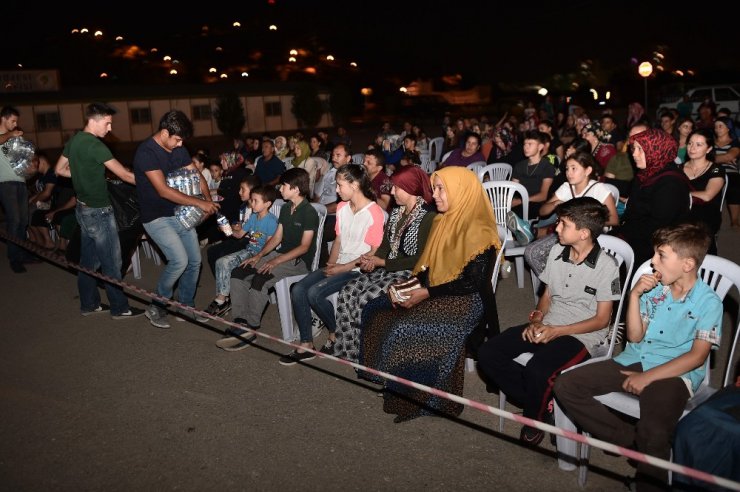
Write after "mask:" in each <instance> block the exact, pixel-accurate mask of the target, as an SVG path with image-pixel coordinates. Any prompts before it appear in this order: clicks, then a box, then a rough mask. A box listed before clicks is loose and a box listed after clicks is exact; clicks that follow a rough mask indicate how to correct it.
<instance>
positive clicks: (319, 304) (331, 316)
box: [308, 272, 360, 340]
mask: <svg viewBox="0 0 740 492" xmlns="http://www.w3.org/2000/svg"><path fill="white" fill-rule="evenodd" d="M359 275H360V272H343V273H339V274H337V275H331V276H329V277H326V276H324V277H323V278H322V279H320V280H319V281H318V282H316V283H314V285H312V286H311V287H310V288H309V289H308V302H309V304H310V305H311V309H313V311H314V312H315V313H316V314H317V315H318V317H319V318H320V319H321V321H323V322H324V324H325V325H326V328H327V329H328V330H329V339H330V340H334V339H335V337H334V332H335V331H336V329H337V320H336V316H335V313H334V305H333V304H332V303H331V302H329V299H327V297H329V296H330V295H332V294H334V293H335V292H339V291H340V290H341V289H342V287H344V286H345V285H346V284H347V282H349V281H350V280H352V279H353V278H355V277H357V276H359ZM309 329H310V325H309Z"/></svg>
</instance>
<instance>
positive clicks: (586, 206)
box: [555, 196, 609, 241]
mask: <svg viewBox="0 0 740 492" xmlns="http://www.w3.org/2000/svg"><path fill="white" fill-rule="evenodd" d="M555 213H556V214H557V216H558V218H559V219H563V218H566V219H568V220H570V221H571V222H573V223H574V224H575V226H576V229H588V230H589V231H590V232H591V239H592V240H593V241H596V238H598V237H599V235H600V234H601V231H603V230H604V224H606V221H607V220H608V219H609V210H608V209H607V208H606V205H604V204H602V203H601V202H599V201H598V200H597V199H596V198H591V197H590V196H582V197H578V198H572V199H570V200H568V201H567V202H563V203H561V204H560V205H558V206H557V207H556V208H555Z"/></svg>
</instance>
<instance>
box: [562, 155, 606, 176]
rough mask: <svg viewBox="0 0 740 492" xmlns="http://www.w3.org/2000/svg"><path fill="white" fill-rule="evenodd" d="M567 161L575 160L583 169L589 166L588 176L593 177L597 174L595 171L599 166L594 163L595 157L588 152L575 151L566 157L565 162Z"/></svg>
mask: <svg viewBox="0 0 740 492" xmlns="http://www.w3.org/2000/svg"><path fill="white" fill-rule="evenodd" d="M568 161H576V162H577V163H578V164H580V165H581V166H582V167H583V169H586V168H587V167H590V168H591V173H590V174H589V175H588V177H589V178H594V177H595V176H596V175H597V174H596V172H597V169H598V167H599V166H597V165H596V159H594V156H592V155H591V154H590V153H589V152H576V153H575V154H573V155H571V156H570V157H568V158H567V159H566V160H565V163H566V164H567V163H568Z"/></svg>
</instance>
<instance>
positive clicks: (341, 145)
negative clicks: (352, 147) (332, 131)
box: [319, 139, 351, 155]
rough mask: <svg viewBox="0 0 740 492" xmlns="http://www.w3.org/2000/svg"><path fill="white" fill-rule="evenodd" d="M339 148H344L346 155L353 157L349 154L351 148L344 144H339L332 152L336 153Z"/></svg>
mask: <svg viewBox="0 0 740 492" xmlns="http://www.w3.org/2000/svg"><path fill="white" fill-rule="evenodd" d="M319 140H320V139H319ZM339 147H341V148H343V149H344V153H345V154H347V155H351V154H350V153H349V147H348V146H347V144H344V143H338V144H336V145H335V146H334V148H333V149H332V152H333V151H335V150H337V149H338V148H339Z"/></svg>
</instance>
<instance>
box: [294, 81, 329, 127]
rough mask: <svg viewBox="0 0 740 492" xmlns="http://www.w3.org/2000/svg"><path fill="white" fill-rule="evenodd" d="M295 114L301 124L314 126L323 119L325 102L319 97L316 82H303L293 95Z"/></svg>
mask: <svg viewBox="0 0 740 492" xmlns="http://www.w3.org/2000/svg"><path fill="white" fill-rule="evenodd" d="M291 111H292V112H293V116H295V117H296V119H297V120H298V122H299V123H300V124H301V126H304V127H308V128H313V127H315V126H316V125H318V124H319V121H321V115H322V114H324V104H323V103H322V102H321V99H320V98H319V91H318V89H317V88H316V86H315V85H314V84H301V85H299V86H298V89H297V90H296V93H295V95H294V96H293V104H292V107H291Z"/></svg>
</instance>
